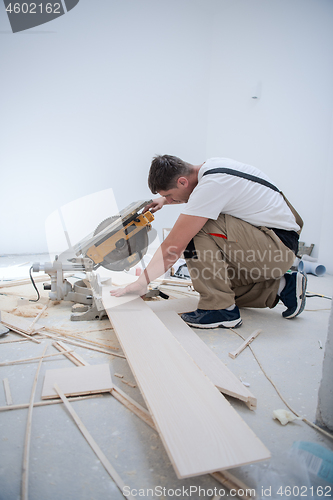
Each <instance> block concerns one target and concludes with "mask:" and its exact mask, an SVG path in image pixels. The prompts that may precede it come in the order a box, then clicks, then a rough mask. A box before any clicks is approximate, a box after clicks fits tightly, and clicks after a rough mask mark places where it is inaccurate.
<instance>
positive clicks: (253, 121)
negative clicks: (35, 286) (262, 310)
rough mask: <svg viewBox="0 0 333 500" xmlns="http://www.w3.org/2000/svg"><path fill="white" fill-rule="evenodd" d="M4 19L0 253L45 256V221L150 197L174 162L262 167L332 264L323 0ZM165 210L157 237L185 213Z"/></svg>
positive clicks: (331, 72) (106, 6)
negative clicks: (74, 209)
mask: <svg viewBox="0 0 333 500" xmlns="http://www.w3.org/2000/svg"><path fill="white" fill-rule="evenodd" d="M1 9H2V10H3V12H1V16H0V17H1V19H0V44H1V51H0V65H1V68H2V78H1V86H2V92H1V94H0V99H1V101H0V105H1V114H0V137H1V148H0V164H1V185H2V190H1V197H0V209H1V219H0V228H1V235H2V238H1V246H0V253H2V254H3V253H23V252H38V251H40V252H42V251H44V250H46V239H45V231H44V222H45V219H46V218H47V216H48V215H49V214H50V213H52V212H53V211H54V210H56V209H57V208H59V207H60V206H62V205H64V204H65V203H68V202H70V201H72V200H75V199H76V198H79V197H82V196H85V195H88V194H91V193H94V192H96V191H100V190H103V189H106V188H109V187H111V188H113V190H114V193H115V197H116V201H117V203H118V206H119V208H123V207H124V206H126V205H127V204H128V203H130V202H131V201H134V200H137V199H141V198H145V197H149V196H150V192H149V190H148V188H147V186H146V177H147V172H148V168H149V165H150V161H151V158H152V156H153V155H154V154H156V153H161V154H164V153H169V154H175V155H178V156H180V157H182V158H184V159H186V160H188V161H190V162H193V163H198V162H201V161H203V160H204V159H205V158H206V157H210V156H229V157H233V158H235V159H238V160H242V161H245V162H248V163H252V164H254V165H256V166H258V167H259V168H262V169H263V170H264V171H265V172H266V173H268V175H270V177H271V178H272V179H273V180H274V181H275V182H276V183H277V184H278V185H279V187H280V188H282V189H283V191H284V192H285V194H286V195H287V196H288V197H289V198H290V200H291V201H292V202H293V204H294V205H295V206H296V208H297V209H298V210H299V211H300V212H301V214H302V216H303V218H304V219H305V227H304V231H303V234H302V239H303V240H304V241H306V242H307V243H308V244H309V243H315V244H316V250H315V252H316V254H317V253H318V248H319V244H320V246H321V249H320V252H321V253H320V256H321V255H323V256H327V255H328V252H329V251H328V249H331V248H332V245H333V241H332V232H331V231H330V232H329V233H328V232H327V224H330V220H329V218H327V220H326V219H325V214H326V209H325V207H326V206H327V204H329V203H330V201H329V200H331V194H330V191H331V184H330V185H329V184H328V181H329V180H330V179H331V177H330V176H331V172H332V161H333V154H332V150H330V147H331V144H333V138H332V132H331V127H332V116H333V102H332V88H333V65H332V63H331V60H332V48H333V30H332V21H333V2H332V1H331V0H269V1H268V0H232V1H230V0H158V1H157V0H140V2H135V1H133V0H121V1H120V0H112V1H111V0H99V1H98V2H94V1H93V0H80V2H79V4H78V5H77V7H75V9H73V10H72V11H71V12H69V13H68V14H66V15H65V16H62V17H61V18H59V19H58V20H56V21H53V22H52V23H49V24H46V25H43V26H41V27H38V28H35V29H34V30H29V31H27V32H22V33H17V34H15V35H14V34H12V33H11V31H10V27H9V22H8V20H7V19H6V17H5V15H4V14H5V12H4V7H3V5H0V10H1ZM258 82H261V84H262V94H261V98H260V99H258V100H253V99H252V95H253V92H254V89H255V88H256V86H257V84H258ZM330 182H331V181H330ZM325 187H326V191H325ZM162 212H163V213H162ZM162 212H160V214H161V215H159V214H158V216H157V220H156V223H155V227H157V228H158V229H160V228H162V227H169V226H171V225H172V223H173V221H174V220H175V218H176V216H177V214H178V213H179V208H178V207H167V208H166V209H165V210H164V211H162ZM330 213H331V212H330ZM79 216H80V215H79V214H78V217H79ZM323 221H326V222H325V223H324V222H323ZM325 252H326V253H325ZM326 258H327V257H325V259H326ZM323 263H325V264H327V263H326V262H323ZM327 267H329V265H328V266H327ZM331 272H333V269H331Z"/></svg>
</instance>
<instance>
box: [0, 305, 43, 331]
mask: <svg viewBox="0 0 333 500" xmlns="http://www.w3.org/2000/svg"><path fill="white" fill-rule="evenodd" d="M0 321H1V323H3V324H4V325H6V326H7V328H10V329H11V330H14V329H17V330H19V331H20V332H23V333H25V334H27V335H34V334H35V333H37V332H39V330H43V329H44V328H45V327H44V326H41V327H34V328H33V329H31V330H30V327H31V324H32V322H31V321H28V320H27V318H23V317H21V316H15V314H11V313H8V312H6V311H0Z"/></svg>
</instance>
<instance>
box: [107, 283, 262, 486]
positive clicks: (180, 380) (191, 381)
mask: <svg viewBox="0 0 333 500" xmlns="http://www.w3.org/2000/svg"><path fill="white" fill-rule="evenodd" d="M110 290H111V287H108V286H104V287H103V295H102V299H103V303H104V306H105V309H106V312H107V314H108V315H109V316H110V319H111V322H112V324H113V326H114V329H115V332H116V334H117V336H118V339H119V341H120V344H121V346H122V348H123V351H124V352H125V354H126V357H127V360H128V362H129V364H130V367H131V369H132V373H133V375H134V376H135V378H136V381H137V383H138V386H139V387H140V390H141V393H142V395H143V397H144V398H145V401H146V404H147V406H148V409H149V411H150V413H151V415H152V417H153V419H154V422H155V424H156V425H157V427H158V431H159V434H160V436H161V439H162V442H163V444H164V446H165V448H166V451H167V453H168V454H169V457H170V459H171V461H172V463H173V465H174V468H175V470H176V472H177V474H178V477H179V478H184V477H191V476H195V475H200V474H205V473H209V472H212V471H216V470H221V469H228V468H232V467H236V466H241V465H244V464H246V463H252V462H256V461H259V460H266V459H268V458H269V457H270V453H269V451H268V450H267V448H266V447H265V446H264V445H263V444H262V443H261V442H260V440H259V439H258V437H257V436H256V435H255V434H254V433H253V432H252V431H251V429H250V428H249V427H248V426H247V425H246V423H245V422H244V421H243V420H242V419H241V417H240V416H239V415H238V413H237V412H236V411H235V410H234V409H233V408H232V407H231V405H230V404H229V403H228V402H227V400H226V399H225V398H224V397H223V395H222V394H221V393H220V392H219V391H218V390H217V389H216V387H214V385H213V384H212V383H211V382H210V380H209V379H208V378H207V377H206V376H205V375H204V374H203V373H202V371H201V370H200V369H199V368H198V367H197V365H196V364H195V363H194V362H193V360H192V359H191V357H190V356H189V355H188V354H187V353H186V352H185V351H184V349H183V348H182V347H181V346H180V344H179V343H178V342H177V341H176V339H175V338H174V337H173V336H172V334H171V333H170V331H169V330H168V329H167V328H166V327H165V326H164V325H163V323H162V322H161V321H160V320H159V318H158V317H157V316H156V315H155V314H154V313H153V311H152V310H151V309H149V307H148V306H147V305H146V304H145V303H144V301H143V300H142V299H140V298H134V297H127V300H126V296H125V299H123V297H112V296H111V295H110ZM152 374H153V376H152Z"/></svg>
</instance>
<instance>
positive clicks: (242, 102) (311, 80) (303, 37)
mask: <svg viewBox="0 0 333 500" xmlns="http://www.w3.org/2000/svg"><path fill="white" fill-rule="evenodd" d="M332 26H333V2H332V1H330V0H319V1H318V0H317V1H314V0H288V1H287V0H286V1H280V0H277V1H275V0H273V1H269V2H268V1H266V0H252V1H248V2H244V1H243V0H233V1H232V2H222V3H220V6H219V15H218V16H216V17H215V29H214V40H213V43H212V49H211V50H212V52H211V58H212V62H213V64H212V78H211V87H210V93H209V95H210V107H209V119H208V133H207V137H208V156H218V155H222V154H223V155H225V156H227V157H231V158H236V159H240V160H242V161H244V162H247V163H250V164H251V163H252V164H254V165H256V166H258V167H259V168H261V169H262V170H264V171H265V172H266V173H267V174H268V175H269V176H270V177H271V178H272V179H273V180H274V181H275V183H276V184H277V185H278V186H279V187H280V189H282V190H283V191H284V193H285V194H286V196H287V197H288V198H289V199H290V201H291V202H292V203H293V204H294V206H295V207H296V208H297V210H298V211H299V212H300V213H301V215H302V216H303V218H304V221H305V225H304V229H303V233H302V237H301V240H303V241H305V242H306V243H307V244H310V243H315V244H316V247H315V250H314V252H315V255H317V254H318V245H319V243H320V241H321V233H322V230H323V228H322V225H321V219H322V215H323V207H324V204H325V203H326V201H325V200H327V199H328V197H329V198H330V200H331V199H332V194H331V192H332V185H333V184H332V182H331V183H330V184H329V185H328V190H327V191H325V186H326V185H327V181H328V175H329V172H332V166H333V165H332V160H333V155H332V157H331V159H329V146H330V141H332V137H331V125H332V111H333V92H332V89H333V65H332V52H333V29H332ZM259 82H261V86H262V92H261V98H260V99H257V100H254V99H252V95H253V91H254V89H255V87H256V86H257V84H258V83H259ZM329 213H330V214H331V213H332V211H330V212H329ZM327 222H328V221H327ZM331 226H332V224H331ZM326 229H327V227H326ZM326 232H327V231H326ZM330 233H331V234H330V236H328V235H327V236H328V238H327V239H326V240H325V244H326V245H330V248H332V244H333V241H332V231H330ZM328 240H329V241H328ZM322 242H323V243H324V241H323V240H322ZM331 271H332V272H333V267H331Z"/></svg>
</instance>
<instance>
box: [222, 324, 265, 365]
mask: <svg viewBox="0 0 333 500" xmlns="http://www.w3.org/2000/svg"><path fill="white" fill-rule="evenodd" d="M260 332H262V330H255V331H254V332H253V333H251V335H250V336H249V337H248V338H247V339H245V340H244V342H243V343H242V344H241V345H240V346H239V347H238V349H236V350H235V351H231V352H229V356H230V358H232V359H235V358H237V356H239V354H240V353H241V352H242V351H244V349H245V348H246V347H247V346H248V345H249V344H251V342H252V341H253V340H254V339H255V338H256V337H258V335H259V333H260Z"/></svg>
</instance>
